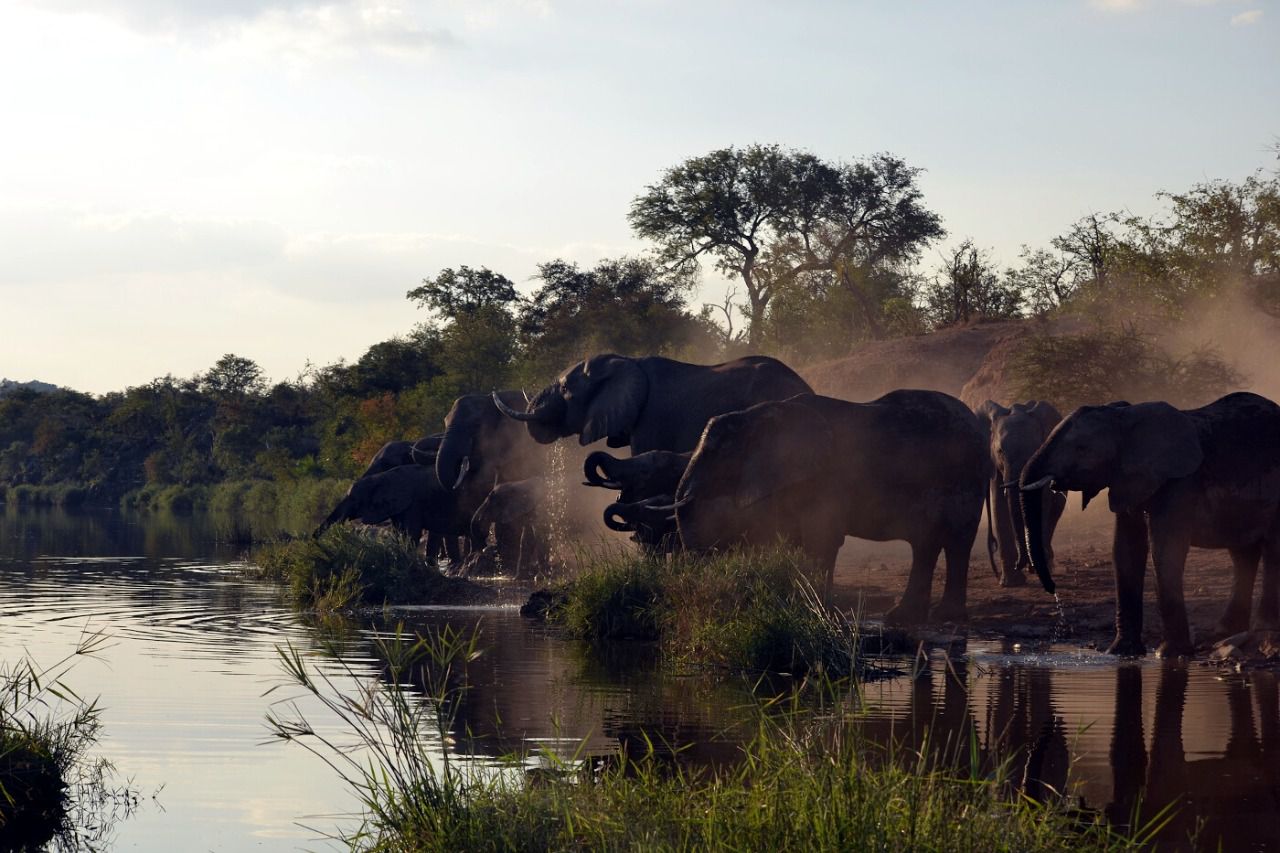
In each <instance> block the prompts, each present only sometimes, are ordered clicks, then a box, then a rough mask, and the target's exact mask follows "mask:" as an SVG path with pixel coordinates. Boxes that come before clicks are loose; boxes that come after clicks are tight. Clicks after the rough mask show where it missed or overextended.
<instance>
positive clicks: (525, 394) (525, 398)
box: [520, 388, 533, 404]
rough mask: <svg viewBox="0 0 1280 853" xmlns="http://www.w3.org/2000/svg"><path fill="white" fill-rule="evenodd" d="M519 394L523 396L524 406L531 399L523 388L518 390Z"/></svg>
mask: <svg viewBox="0 0 1280 853" xmlns="http://www.w3.org/2000/svg"><path fill="white" fill-rule="evenodd" d="M520 393H521V394H523V395H524V401H525V403H526V404H527V403H529V402H530V401H531V400H532V399H533V398H532V397H530V396H529V392H528V391H526V390H524V389H523V388H521V389H520Z"/></svg>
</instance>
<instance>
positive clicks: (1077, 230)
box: [0, 145, 1280, 502]
mask: <svg viewBox="0 0 1280 853" xmlns="http://www.w3.org/2000/svg"><path fill="white" fill-rule="evenodd" d="M918 175H919V170H918V169H915V168H913V167H910V166H908V165H907V164H905V163H903V162H902V161H901V160H899V159H897V158H895V157H893V156H891V155H887V154H882V155H876V156H873V157H870V158H867V159H864V160H858V161H851V162H828V161H823V160H821V159H819V158H817V157H814V156H813V155H811V154H809V153H807V152H800V151H792V150H788V149H783V148H780V147H777V146H763V145H753V146H749V147H746V148H740V149H739V148H728V149H723V150H720V151H715V152H712V153H711V154H708V155H706V156H704V157H695V158H691V159H690V160H687V161H685V162H684V163H681V164H679V165H677V166H675V167H673V168H672V169H670V170H668V171H667V172H665V173H664V174H663V175H662V176H661V177H660V179H659V180H658V181H657V182H656V183H654V184H653V185H652V186H650V187H647V188H645V190H644V191H643V192H642V193H641V194H640V195H639V196H638V197H637V198H636V199H635V201H634V202H633V204H632V207H631V210H630V212H629V214H628V219H629V221H630V223H631V225H632V227H633V228H634V230H635V232H636V234H637V235H638V236H640V237H642V238H644V239H646V240H648V241H650V242H651V243H652V244H653V247H654V250H653V251H652V252H651V253H650V254H648V255H646V256H643V257H624V258H616V259H605V260H602V261H600V262H598V263H597V264H596V265H595V266H594V267H591V268H582V267H579V266H578V265H575V264H572V263H569V262H566V261H563V260H552V261H549V262H547V263H544V264H542V265H540V266H539V268H538V274H537V276H536V285H535V287H534V289H533V290H532V292H531V293H530V294H529V295H527V296H522V295H521V294H520V293H519V292H518V291H517V289H516V287H515V285H514V284H513V282H512V281H511V280H510V279H508V278H506V277H505V276H504V275H502V274H501V273H500V272H495V271H492V270H489V269H486V268H483V267H479V268H471V267H468V266H460V267H457V268H454V269H446V270H443V271H440V272H439V273H437V274H436V275H435V276H434V277H431V278H427V279H424V280H423V281H422V283H421V284H420V285H419V286H418V287H416V288H414V289H412V290H410V291H409V292H408V293H407V297H408V299H410V300H411V301H412V302H414V303H415V304H416V305H418V306H420V307H421V308H423V309H425V310H426V312H428V313H427V314H426V315H425V316H426V317H427V318H428V319H426V320H425V321H424V322H422V323H421V324H419V325H417V326H416V327H415V328H413V329H412V330H411V331H409V332H408V333H407V334H405V335H403V336H398V337H395V338H392V339H391V340H387V341H382V342H380V343H376V344H374V345H373V346H371V347H370V348H369V349H368V351H366V352H365V353H364V354H363V355H362V356H361V357H360V358H359V359H358V360H356V361H355V362H354V363H342V362H340V363H337V364H332V365H328V366H324V367H308V368H307V369H306V370H305V371H304V372H303V373H302V374H301V375H300V376H298V377H296V378H294V379H292V380H288V381H282V382H276V383H271V382H268V381H267V379H266V377H264V375H263V373H262V370H261V369H260V368H259V366H258V365H257V364H255V363H254V362H253V361H252V360H250V359H248V358H244V357H242V356H238V355H230V354H229V355H226V356H224V357H223V358H221V359H220V360H219V361H218V362H217V363H216V364H214V365H212V366H211V367H210V368H209V369H208V370H207V371H204V372H202V373H199V374H197V375H196V376H193V377H190V378H176V377H173V376H163V377H161V378H158V379H156V380H154V381H152V382H150V383H148V384H146V385H141V386H137V387H133V388H128V389H126V390H124V391H121V392H115V393H110V394H106V395H102V396H92V395H89V394H82V393H79V392H75V391H70V390H57V391H54V392H50V393H41V392H38V391H34V390H16V391H12V392H11V393H9V394H7V395H6V396H4V397H0V489H7V491H8V493H9V495H10V498H11V499H12V498H13V496H14V495H25V496H28V497H29V498H31V499H40V498H41V497H43V498H44V499H46V500H53V501H59V502H68V501H74V500H95V501H96V500H112V501H114V500H118V499H120V498H121V497H122V496H126V495H134V496H138V495H142V496H144V498H143V502H145V496H146V495H148V494H154V493H155V492H156V490H161V489H165V488H169V487H188V488H190V487H208V486H212V485H214V484H220V483H222V484H225V483H229V482H237V483H252V482H270V483H274V484H295V485H297V486H298V487H301V486H302V485H303V482H304V481H317V480H327V479H331V480H334V481H344V480H348V479H350V478H351V477H352V476H353V475H355V474H357V473H358V472H359V471H360V470H361V468H362V467H363V465H364V464H365V462H366V461H367V460H368V459H369V457H370V456H372V454H373V453H374V452H375V451H376V450H377V449H378V447H380V446H381V445H382V444H383V443H384V442H386V441H389V440H392V439H396V438H416V437H418V436H421V435H424V434H427V433H430V432H434V431H436V430H437V429H438V428H439V424H440V421H441V419H442V418H443V416H444V414H445V413H446V412H447V411H448V408H449V406H450V404H451V403H452V401H453V399H454V398H455V397H457V396H458V395H460V394H463V393H467V392H473V391H489V390H491V389H495V388H508V387H529V388H536V387H541V386H542V385H543V384H545V382H546V381H547V380H548V379H549V378H551V377H552V376H554V375H555V373H557V372H558V371H560V370H561V369H563V368H564V367H565V366H567V365H569V364H571V363H573V362H575V361H577V360H579V359H581V358H582V357H583V356H584V354H587V353H592V352H598V351H606V350H608V351H616V352H620V353H623V354H632V355H636V354H650V353H659V354H664V355H670V356H673V357H677V358H685V359H688V360H695V361H713V360H719V359H723V358H728V357H734V356H736V355H740V354H742V353H744V352H748V351H752V352H765V353H770V354H774V355H777V356H779V357H781V358H783V359H785V360H787V361H789V362H791V363H793V364H796V365H803V364H804V363H805V362H808V361H812V360H814V359H819V358H829V357H833V356H839V355H843V354H846V353H848V352H849V351H850V350H851V349H853V348H855V347H856V346H858V345H859V344H861V343H863V342H865V341H868V340H872V339H878V338H886V337H893V336H901V335H912V334H921V333H925V332H928V331H930V330H933V329H938V328H941V327H945V326H949V325H953V324H956V323H970V322H977V321H986V320H998V319H1010V318H1015V317H1024V316H1030V315H1034V314H1061V313H1075V314H1079V315H1081V316H1085V317H1091V318H1094V319H1097V320H1099V321H1100V322H1104V323H1111V324H1113V325H1114V322H1115V320H1116V319H1117V318H1125V319H1134V320H1148V319H1154V320H1158V321H1159V322H1162V323H1172V324H1177V323H1180V322H1184V321H1186V320H1188V319H1190V318H1192V317H1193V316H1194V314H1195V312H1197V311H1199V310H1202V308H1203V306H1204V305H1205V304H1207V303H1209V302H1211V301H1212V299H1213V298H1214V297H1215V296H1217V295H1220V294H1222V293H1224V292H1226V291H1227V290H1232V291H1233V292H1239V293H1242V294H1244V295H1245V296H1246V298H1247V299H1248V300H1249V301H1250V304H1251V305H1253V306H1254V307H1255V308H1256V309H1257V310H1259V311H1267V312H1271V313H1273V314H1280V179H1278V178H1277V177H1274V176H1271V177H1268V176H1265V175H1263V174H1262V173H1261V172H1259V173H1257V174H1255V175H1253V176H1250V177H1248V178H1246V179H1244V180H1243V181H1240V182H1238V183H1232V182H1227V181H1212V182H1207V183H1202V184H1197V185H1196V186H1194V187H1192V188H1190V189H1189V190H1187V191H1186V192H1183V193H1176V194H1173V193H1170V194H1162V197H1163V198H1164V200H1165V202H1166V205H1165V210H1164V211H1163V212H1162V213H1161V214H1160V215H1159V216H1157V217H1154V218H1151V219H1141V218H1138V217H1135V216H1132V215H1129V214H1125V213H1106V214H1103V213H1098V214H1092V215H1090V216H1087V217H1085V218H1083V219H1081V220H1080V221H1078V222H1076V223H1074V224H1072V225H1071V226H1070V227H1068V228H1067V229H1066V230H1065V231H1064V233H1063V234H1062V235H1061V236H1059V237H1058V238H1056V239H1054V240H1052V241H1051V243H1050V245H1049V246H1047V247H1042V248H1034V249H1033V248H1030V247H1024V248H1023V250H1022V252H1021V254H1020V256H1019V258H1018V262H1017V263H1016V264H1014V265H1010V266H1003V267H1002V266H1001V265H999V264H998V263H997V262H996V261H995V260H994V259H993V258H992V256H991V253H990V252H989V251H986V250H984V249H982V248H981V247H980V246H978V245H977V244H976V243H975V242H974V241H973V240H972V239H966V240H962V241H961V242H960V243H959V244H958V245H957V246H956V247H955V248H953V249H951V250H950V251H948V252H946V253H945V254H938V253H936V252H934V253H933V254H932V257H933V258H934V259H935V260H934V261H933V262H929V261H928V260H927V258H928V257H930V256H931V255H930V252H932V251H933V247H935V246H936V245H937V244H938V241H940V240H941V239H942V238H943V237H945V236H946V232H945V230H944V229H943V225H942V219H941V217H940V216H939V215H938V214H936V213H935V212H933V211H931V210H929V209H928V208H927V207H926V205H925V202H924V199H923V196H922V194H921V192H920V190H919V187H918V185H917V178H918ZM707 268H714V269H715V270H717V271H718V272H719V273H721V274H722V275H727V276H729V277H730V278H731V279H732V280H733V281H734V282H735V285H734V287H733V288H732V289H731V290H730V292H729V295H728V297H727V298H726V299H725V300H724V301H723V302H722V303H720V304H714V305H703V306H701V308H700V309H695V308H694V306H693V304H692V300H693V299H694V298H695V296H696V294H697V290H698V281H699V276H700V273H702V272H703V271H705V270H706V269H707ZM1110 355H1112V356H1113V355H1114V353H1111V354H1110ZM1073 357H1078V356H1075V355H1073ZM232 492H234V493H236V494H240V493H241V492H243V490H240V491H235V490H231V491H229V492H228V493H232Z"/></svg>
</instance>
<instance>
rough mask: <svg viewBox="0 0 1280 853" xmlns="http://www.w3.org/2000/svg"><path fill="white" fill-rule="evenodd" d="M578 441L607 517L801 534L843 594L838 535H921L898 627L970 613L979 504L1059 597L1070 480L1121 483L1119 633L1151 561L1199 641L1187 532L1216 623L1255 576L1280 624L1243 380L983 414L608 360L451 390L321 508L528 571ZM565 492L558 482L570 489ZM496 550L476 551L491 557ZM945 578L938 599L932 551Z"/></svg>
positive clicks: (1279, 416) (735, 366) (781, 537)
mask: <svg viewBox="0 0 1280 853" xmlns="http://www.w3.org/2000/svg"><path fill="white" fill-rule="evenodd" d="M575 435H576V436H577V437H578V441H579V443H580V444H582V445H584V446H585V445H589V444H593V443H595V442H597V441H599V440H601V439H604V441H605V443H606V445H607V446H608V447H609V448H611V449H614V450H618V449H622V448H629V450H630V455H629V456H621V455H614V454H612V453H609V452H607V451H604V450H597V451H595V452H592V453H590V454H589V455H588V456H587V457H586V459H585V463H584V466H583V467H584V474H585V483H584V485H587V486H593V487H599V488H605V489H611V490H615V491H617V492H618V493H619V494H618V496H617V500H616V501H614V502H613V503H611V504H610V505H609V506H608V508H607V509H606V510H605V511H604V522H605V524H606V525H607V526H608V527H609V528H611V529H613V530H616V531H622V532H628V533H631V534H632V538H633V539H634V540H635V541H636V542H637V543H639V545H640V546H641V547H643V548H645V549H648V550H651V551H655V552H664V551H670V550H673V549H676V548H683V549H687V550H690V551H695V552H710V551H716V550H720V549H724V548H729V547H734V546H742V545H746V546H768V545H773V544H776V543H778V542H783V543H787V544H790V545H792V546H795V547H798V548H800V549H801V550H802V551H803V552H804V553H805V554H806V555H807V557H808V558H809V560H810V561H811V562H812V563H813V564H814V566H815V568H816V569H818V570H820V571H821V572H822V573H824V576H825V579H826V589H827V592H828V594H829V593H830V590H831V585H832V580H833V574H834V569H835V561H836V553H837V551H838V550H839V549H840V546H841V544H842V543H843V541H844V538H845V537H846V536H854V537H858V538H863V539H871V540H877V541H887V540H900V541H905V542H907V543H908V544H909V545H910V547H911V554H912V557H911V569H910V574H909V576H908V580H907V585H906V589H905V590H904V591H903V594H902V598H901V599H900V601H899V602H898V603H897V605H896V606H895V607H894V608H893V609H892V610H890V611H889V613H888V614H887V616H886V620H887V621H889V622H892V623H898V624H910V623H917V622H921V621H924V620H926V619H929V618H932V619H934V620H938V621H954V622H959V621H963V620H964V619H965V618H966V610H965V600H966V586H967V580H968V568H969V555H970V551H971V550H972V547H973V544H974V541H975V539H976V537H977V532H978V528H979V526H980V523H981V520H982V517H983V514H984V510H985V513H986V517H987V522H988V534H987V540H988V542H987V550H988V554H989V557H990V561H991V564H992V568H993V569H994V570H995V571H996V573H997V575H998V577H999V578H1000V583H1001V585H1002V586H1018V585H1022V584H1025V583H1026V573H1027V572H1028V570H1033V571H1034V572H1035V573H1036V575H1037V577H1038V578H1039V580H1040V582H1041V584H1042V585H1043V586H1044V588H1045V589H1046V590H1047V591H1048V592H1051V593H1052V592H1054V591H1055V581H1054V579H1053V550H1052V544H1051V543H1052V539H1053V534H1054V530H1055V528H1056V525H1057V523H1058V520H1059V518H1060V517H1061V515H1062V513H1063V509H1064V507H1065V503H1066V498H1065V493H1066V492H1068V491H1078V492H1081V494H1082V503H1083V504H1084V505H1087V504H1088V502H1089V501H1090V500H1091V499H1092V498H1093V497H1094V496H1096V495H1097V494H1098V493H1099V492H1100V491H1101V490H1102V489H1108V495H1109V497H1108V500H1109V503H1110V509H1111V511H1112V512H1113V513H1114V515H1115V537H1114V563H1115V576H1116V638H1115V642H1114V643H1113V644H1112V646H1111V649H1110V650H1111V651H1112V652H1114V653H1118V654H1129V655H1134V654H1142V653H1144V652H1145V647H1144V645H1143V640H1142V591H1143V583H1144V577H1145V573H1146V563H1147V557H1148V555H1149V554H1150V556H1151V557H1152V561H1153V563H1154V566H1155V575H1156V592H1157V600H1158V605H1159V610H1160V615H1161V620H1162V623H1163V626H1164V642H1163V643H1162V644H1161V647H1160V651H1161V652H1162V653H1165V654H1188V653H1190V652H1191V651H1192V649H1193V647H1192V642H1191V633H1190V628H1189V626H1188V623H1187V617H1186V606H1185V602H1184V600H1183V591H1182V573H1183V566H1184V563H1185V560H1186V557H1187V552H1188V549H1189V547H1190V546H1192V545H1195V546H1197V547H1202V548H1218V549H1226V550H1227V551H1228V553H1229V554H1230V557H1231V562H1232V566H1233V570H1234V581H1233V589H1232V594H1231V599H1230V602H1229V604H1228V607H1227V610H1226V613H1225V615H1224V616H1223V618H1222V621H1221V625H1220V626H1219V628H1220V630H1221V631H1223V632H1225V633H1237V632H1239V631H1242V630H1245V629H1246V628H1247V627H1248V626H1249V624H1250V615H1251V609H1252V597H1253V587H1254V580H1255V577H1256V575H1257V570H1258V565H1259V562H1261V565H1262V569H1263V580H1262V595H1261V602H1260V605H1259V607H1258V612H1257V622H1258V623H1259V625H1260V626H1261V627H1268V628H1280V407H1278V406H1277V405H1276V404H1275V403H1273V402H1271V401H1269V400H1267V399H1265V398H1263V397H1260V396H1258V395H1256V394H1251V393H1245V392H1237V393H1233V394H1229V395H1227V396H1225V397H1223V398H1221V399H1219V400H1217V401H1215V402H1213V403H1211V404H1209V405H1207V406H1204V407H1202V408H1198V409H1189V410H1179V409H1176V408H1174V407H1173V406H1170V405H1169V404H1167V403H1159V402H1155V403H1139V404H1136V405H1130V404H1129V403H1124V402H1117V403H1111V404H1109V405H1106V406H1085V407H1082V408H1080V409H1077V410H1076V411H1074V412H1072V413H1071V414H1070V415H1068V416H1067V417H1066V418H1065V419H1064V418H1063V417H1062V416H1061V415H1060V414H1059V412H1058V411H1057V410H1056V409H1055V408H1054V407H1053V406H1052V405H1050V404H1048V403H1045V402H1029V403H1026V404H1016V405H1013V406H1011V407H1008V408H1006V407H1005V406H1002V405H999V404H997V403H995V402H991V401H988V402H987V403H985V404H983V405H982V406H980V407H979V408H978V410H977V411H976V412H975V411H972V410H970V409H969V408H968V407H967V406H965V405H964V404H963V403H961V402H960V401H959V400H957V399H955V398H954V397H951V396H949V395H947V394H944V393H942V392H938V391H923V390H898V391H893V392H890V393H888V394H885V395H884V396H883V397H880V398H879V399H876V400H872V401H869V402H865V403H854V402H848V401H845V400H839V399H835V398H831V397H824V396H820V395H817V394H815V393H813V391H812V389H811V388H810V387H809V386H808V385H807V384H806V383H805V381H804V380H803V379H802V378H801V377H800V376H799V375H798V374H797V373H795V372H794V371H793V370H791V368H789V367H787V366H786V365H785V364H783V363H782V362H780V361H778V360H776V359H772V358H767V357H763V356H751V357H746V358H741V359H737V360H735V361H730V362H726V363H723V364H717V365H695V364H687V363H684V362H679V361H675V360H672V359H667V358H661V357H656V356H650V357H644V358H630V357H624V356H619V355H613V354H607V355H598V356H595V357H593V358H590V359H587V360H585V361H582V362H579V363H578V364H575V365H573V366H572V367H570V368H569V369H568V370H566V371H565V372H564V373H562V374H561V375H560V376H559V377H558V378H557V379H556V380H555V381H554V382H552V383H551V384H550V385H548V386H547V387H546V388H544V389H542V390H541V391H540V392H539V393H538V394H536V395H535V396H534V397H533V398H532V399H529V398H527V396H526V395H524V394H523V392H520V391H514V392H513V391H502V392H495V393H493V394H492V395H480V394H469V395H465V396H463V397H460V398H458V400H457V401H456V402H455V403H454V405H453V408H452V409H451V410H450V412H449V414H448V416H447V417H446V418H445V429H444V432H443V433H440V434H438V435H433V436H429V437H426V438H423V439H421V440H419V441H418V442H416V443H412V444H411V443H409V442H393V443H391V444H388V445H387V446H385V447H384V448H383V449H382V450H381V451H379V453H378V455H377V456H376V457H375V458H374V460H373V461H372V462H371V464H370V466H369V470H368V471H366V472H365V474H364V475H362V476H361V478H360V479H358V480H357V481H356V482H355V483H354V484H353V485H352V487H351V490H350V491H349V492H348V494H347V496H346V497H345V498H344V499H343V500H342V502H341V503H340V504H339V505H338V507H336V508H335V509H334V512H333V513H332V514H331V515H330V516H329V518H328V519H326V521H325V523H324V525H322V529H323V527H326V526H328V525H330V524H333V523H335V522H337V521H342V520H359V521H363V522H366V523H381V522H391V523H392V524H393V525H395V526H397V527H398V528H399V529H401V530H403V531H404V532H406V533H407V534H408V535H409V536H411V537H413V538H414V540H415V541H417V540H418V538H420V537H421V535H422V534H423V533H424V532H426V533H428V538H427V545H426V547H427V550H428V553H429V555H430V556H431V557H433V558H434V557H435V556H437V555H438V553H439V552H440V550H441V549H443V550H444V551H445V552H446V553H447V555H448V557H449V559H450V561H451V562H452V563H454V564H455V565H457V564H459V563H460V562H461V561H462V560H463V558H464V555H465V552H466V551H467V550H468V549H470V550H471V551H472V552H481V549H484V548H485V547H486V544H487V543H488V540H489V535H490V531H492V533H493V539H494V545H493V549H495V550H496V551H497V553H498V558H499V560H501V562H502V563H503V564H504V565H505V566H506V567H507V568H508V569H509V570H513V571H514V572H515V573H516V574H517V576H520V575H526V576H527V575H530V574H532V573H533V572H535V571H539V570H541V569H542V568H545V566H546V564H547V560H548V558H549V549H548V547H547V531H546V520H545V518H546V515H547V512H546V510H547V508H548V506H549V505H550V504H553V503H555V499H552V498H549V497H548V495H547V489H548V479H549V478H548V471H549V459H550V454H549V452H548V445H551V444H553V443H554V442H556V441H558V440H559V439H562V438H567V437H569V436H575ZM558 499H562V496H558ZM481 553H482V552H481ZM940 556H941V557H942V558H943V559H944V560H945V566H946V576H945V582H944V586H943V591H942V597H941V599H940V600H939V602H938V603H937V604H936V605H935V606H933V608H932V610H930V593H931V588H932V580H933V573H934V570H935V567H936V564H937V562H938V558H939V557H940Z"/></svg>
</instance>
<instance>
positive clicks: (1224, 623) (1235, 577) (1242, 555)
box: [1218, 545, 1262, 636]
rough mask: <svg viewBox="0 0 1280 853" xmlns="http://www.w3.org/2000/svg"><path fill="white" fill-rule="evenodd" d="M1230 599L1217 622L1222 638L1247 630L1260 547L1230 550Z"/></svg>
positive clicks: (1251, 609)
mask: <svg viewBox="0 0 1280 853" xmlns="http://www.w3.org/2000/svg"><path fill="white" fill-rule="evenodd" d="M1227 553H1229V554H1230V555H1231V569H1232V572H1231V598H1230V599H1228V601H1227V609H1226V612H1224V613H1223V614H1222V618H1221V619H1220V620H1218V632H1219V633H1221V634H1222V635H1223V636H1231V635H1232V634H1239V633H1240V632H1241V631H1247V630H1249V614H1250V613H1251V612H1252V611H1253V582H1254V580H1255V579H1256V578H1257V576H1258V560H1259V559H1260V558H1261V557H1262V547H1261V546H1260V545H1250V546H1249V547H1247V548H1230V549H1228V551H1227Z"/></svg>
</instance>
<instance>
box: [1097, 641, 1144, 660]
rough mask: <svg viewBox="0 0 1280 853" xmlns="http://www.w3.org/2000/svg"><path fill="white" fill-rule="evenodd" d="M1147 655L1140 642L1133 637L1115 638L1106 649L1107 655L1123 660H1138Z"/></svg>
mask: <svg viewBox="0 0 1280 853" xmlns="http://www.w3.org/2000/svg"><path fill="white" fill-rule="evenodd" d="M1146 653H1147V647H1146V646H1145V645H1143V643H1142V640H1140V639H1135V638H1133V637H1116V638H1115V639H1114V640H1112V641H1111V645H1110V646H1108V647H1107V654H1109V655H1118V656H1120V657H1125V658H1140V657H1142V656H1143V655H1145V654H1146Z"/></svg>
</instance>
